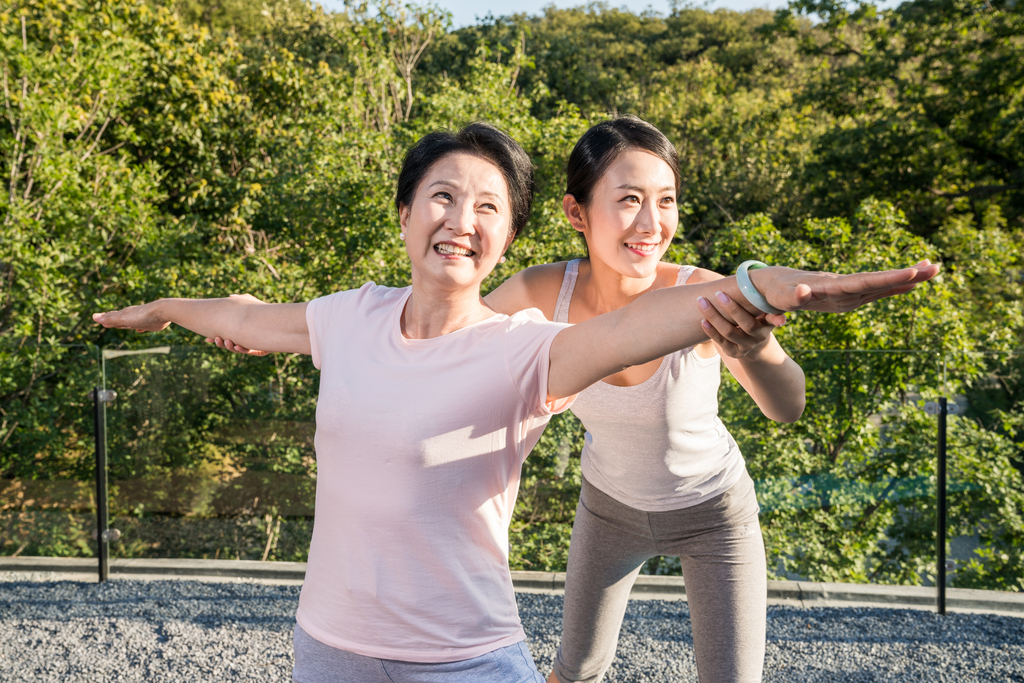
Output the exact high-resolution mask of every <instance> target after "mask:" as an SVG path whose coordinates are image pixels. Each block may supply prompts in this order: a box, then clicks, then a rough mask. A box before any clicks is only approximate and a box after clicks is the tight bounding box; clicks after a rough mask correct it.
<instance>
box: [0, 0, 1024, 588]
mask: <svg viewBox="0 0 1024 683" xmlns="http://www.w3.org/2000/svg"><path fill="white" fill-rule="evenodd" d="M523 7H524V10H523V13H520V14H511V15H509V14H507V10H506V9H502V8H500V7H498V8H487V7H484V6H483V5H479V4H476V5H474V6H473V8H471V9H472V11H473V12H474V13H473V14H472V15H467V14H465V12H466V10H465V9H460V8H459V6H457V5H449V6H435V5H422V6H416V5H406V4H401V3H398V2H390V1H385V0H381V1H379V2H376V3H370V4H366V3H363V4H360V3H347V4H336V5H331V6H324V7H321V6H318V5H312V4H307V3H303V2H296V1H294V0H273V1H269V2H266V3H263V4H254V3H249V2H244V1H243V0H223V1H222V2H216V3H215V2H201V1H199V0H181V1H180V2H162V1H160V2H158V1H153V2H148V1H145V0H100V2H95V1H94V0H89V2H86V1H85V0H60V1H59V2H58V1H57V0H15V1H14V2H11V3H8V4H7V5H5V6H4V7H3V8H0V41H2V42H0V70H2V73H0V77H2V78H0V81H2V83H0V85H2V89H3V118H2V120H0V166H2V168H0V170H2V174H0V175H2V178H3V183H4V187H3V188H2V189H3V191H2V192H0V223H2V226H3V227H2V230H0V554H3V555H44V556H62V557H63V556H69V557H70V556H80V557H85V556H92V555H93V554H94V553H95V552H96V544H95V541H94V540H93V538H92V532H93V529H95V517H94V514H95V512H94V511H95V504H96V501H95V489H94V487H93V473H94V470H93V467H94V465H93V457H94V456H93V453H94V447H95V443H94V432H93V422H92V420H93V416H92V402H91V399H90V397H89V392H90V391H91V390H92V388H93V387H95V386H105V387H106V388H108V389H112V390H115V391H116V392H117V394H118V398H117V399H116V400H115V401H114V402H112V403H111V404H109V406H108V409H107V410H108V412H107V418H106V419H107V424H106V426H107V446H108V452H109V456H108V457H109V472H110V484H111V488H110V502H109V505H110V509H111V514H112V518H113V523H112V526H115V527H117V528H118V529H120V530H121V531H122V533H123V535H122V538H121V539H120V540H119V541H117V542H114V543H112V544H111V553H112V554H113V556H114V557H188V558H217V559H226V558H227V559H256V560H259V559H266V560H304V559H305V556H306V551H307V548H308V541H309V534H310V530H311V528H312V523H313V494H314V490H315V476H316V459H315V453H314V451H313V446H312V435H313V432H314V429H315V426H314V415H315V410H314V409H315V399H316V392H317V373H316V371H315V370H314V369H313V368H312V366H311V364H310V362H309V360H308V359H305V358H301V357H296V356H287V355H273V356H268V357H265V358H248V357H240V356H235V355H232V354H228V353H226V352H223V351H220V350H217V349H215V348H211V347H208V346H204V345H203V344H202V340H200V339H197V338H195V337H194V336H192V335H190V334H188V333H185V332H184V331H182V330H181V329H170V330H167V331H165V332H162V333H159V334H153V335H134V334H126V333H123V332H119V331H111V330H106V331H104V330H101V329H98V328H97V327H95V326H94V325H93V324H92V322H91V318H90V316H91V314H92V313H93V312H96V311H100V310H108V309H113V308H120V307H122V306H125V305H127V304H130V303H139V302H142V301H147V300H152V299H154V298H158V297H161V296H190V297H212V296H224V295H227V294H229V293H241V292H248V293H250V294H253V295H256V296H258V297H261V298H264V299H266V300H273V301H301V300H307V299H311V298H314V297H317V296H320V295H323V294H327V293H330V292H333V291H336V290H338V289H343V288H348V287H353V286H358V285H360V284H362V283H363V282H366V281H367V280H374V281H375V282H378V283H381V284H386V285H396V286H401V285H404V284H406V282H407V278H408V269H407V265H406V259H405V256H404V253H403V251H402V248H401V243H400V240H399V239H398V229H397V221H396V217H395V215H394V210H393V207H392V193H393V188H394V180H395V175H396V173H397V170H398V167H399V165H400V163H401V159H402V156H403V154H404V152H405V150H406V149H407V148H408V147H409V146H410V145H411V144H412V143H413V142H414V141H415V140H416V139H417V138H418V137H420V136H421V135H422V134H424V133H425V132H427V131H430V130H433V129H436V128H443V127H456V126H459V125H462V124H464V123H466V122H469V121H473V120H478V119H485V120H489V121H492V122H494V123H496V124H497V125H500V126H502V127H504V128H506V129H507V130H509V131H510V132H511V133H512V134H513V135H514V136H515V137H516V138H517V139H518V140H519V141H520V142H521V143H522V144H523V145H524V147H525V148H526V150H527V151H528V152H529V153H530V154H531V156H532V158H533V160H534V163H535V165H536V168H537V176H538V196H537V201H536V203H535V210H534V214H533V216H532V218H531V220H530V223H529V224H528V226H527V230H526V232H525V234H524V235H523V236H522V237H521V238H520V239H518V240H517V241H516V243H515V245H514V246H513V248H512V249H511V251H510V253H509V259H508V262H507V263H505V264H503V265H502V266H500V267H499V269H498V270H497V271H496V272H495V273H494V275H493V276H492V277H491V279H490V280H489V281H488V282H487V283H486V288H488V289H489V288H492V287H493V286H495V285H496V284H497V283H499V282H500V281H502V280H503V279H504V278H506V277H508V276H509V275H511V274H512V273H514V272H515V271H517V270H519V269H521V268H524V267H526V266H529V265H534V264H538V263H544V262H549V261H553V260H561V259H567V258H573V257H577V256H580V255H581V254H582V243H581V242H580V241H579V240H578V239H577V238H576V236H575V235H574V233H573V231H572V230H571V229H570V228H569V226H568V225H567V223H566V222H565V221H564V220H563V218H562V212H561V197H562V188H563V185H564V164H565V160H566V157H567V156H568V153H569V151H570V150H571V148H572V146H573V144H574V143H575V141H576V140H577V139H578V137H579V136H580V135H581V134H582V132H583V131H585V130H586V129H587V128H588V127H589V126H590V125H591V124H592V123H594V122H596V121H599V120H602V119H603V118H606V117H608V116H613V115H618V114H623V113H634V114H637V115H639V116H641V117H643V118H645V119H646V120H648V121H651V122H652V123H654V124H655V125H657V126H659V127H660V128H661V129H662V130H664V131H665V133H666V134H667V135H668V136H669V138H670V139H671V140H672V141H673V143H675V145H676V146H677V148H678V149H679V152H680V157H681V161H682V176H683V189H682V196H681V201H680V203H679V206H680V212H681V215H680V218H681V223H680V230H679V233H678V235H677V237H676V239H675V240H674V242H673V245H672V247H671V249H670V252H669V254H668V257H667V258H669V259H670V260H673V261H676V262H680V263H694V264H698V265H701V266H704V267H707V268H712V269H714V270H717V271H719V272H722V273H730V272H732V271H733V270H734V269H735V267H736V265H737V264H738V263H740V262H741V261H743V260H746V259H748V258H757V259H761V260H764V261H767V262H769V263H776V264H787V265H791V266H794V267H801V268H809V269H827V270H831V271H837V272H850V271H856V270H862V269H880V268H889V267H902V266H905V265H909V264H912V263H914V262H916V261H918V260H919V259H922V258H929V259H932V260H933V261H941V262H942V263H943V267H944V270H943V273H942V275H941V276H940V277H939V278H938V279H937V280H936V281H934V282H932V283H930V284H928V285H926V286H922V287H919V288H918V289H916V290H914V292H913V293H911V294H910V295H907V296H903V297H899V298H896V299H892V300H886V301H883V302H879V303H876V304H873V305H871V306H869V307H867V308H865V309H863V310H860V311H857V312H856V313H854V314H850V315H844V316H833V315H823V314H821V315H819V314H800V315H797V316H795V317H794V319H793V320H792V322H791V324H789V325H788V326H786V327H785V328H783V329H781V330H779V332H778V336H779V338H780V341H781V342H782V344H783V345H784V346H785V347H786V348H787V349H788V350H789V351H790V352H791V353H792V354H793V355H794V357H795V358H796V359H797V360H798V362H800V363H801V364H802V365H803V366H804V368H805V370H806V372H807V376H808V392H809V393H808V410H807V412H806V414H805V416H804V417H803V419H801V420H800V421H799V422H797V423H795V424H791V425H779V424H774V423H772V422H770V421H767V420H765V419H764V418H763V417H761V416H760V414H759V413H758V412H757V410H756V407H755V406H754V404H753V403H752V401H750V399H749V398H748V397H747V396H746V395H745V394H744V393H743V392H742V390H741V389H739V388H738V385H737V384H736V383H735V382H734V381H733V380H732V379H731V378H729V377H726V378H725V381H724V382H723V388H722V391H721V395H720V401H721V412H722V418H723V420H724V422H725V424H726V425H727V426H728V427H729V429H730V430H731V431H732V433H733V434H734V436H735V437H736V439H737V441H738V442H739V444H740V446H741V448H742V449H743V452H744V454H745V456H746V458H747V462H748V467H749V469H750V472H751V475H752V476H753V477H754V479H755V480H756V482H757V486H758V493H759V498H760V500H761V504H762V526H763V528H764V532H765V539H766V543H767V551H768V554H769V564H768V566H769V571H770V574H771V576H772V577H773V578H796V579H809V580H816V581H849V582H861V583H866V582H875V583H892V584H924V585H928V584H931V583H933V582H934V580H935V576H936V566H935V544H936V536H935V505H936V495H937V491H936V476H935V475H936V418H935V416H934V415H931V414H929V413H927V412H926V411H925V410H924V407H925V404H926V403H927V402H929V401H932V402H934V401H936V400H937V399H938V398H939V397H941V396H945V397H948V399H949V401H950V402H951V403H955V404H956V405H957V407H958V412H957V414H956V415H953V416H951V417H950V418H949V449H948V457H949V477H950V480H949V485H948V491H949V496H950V512H949V523H950V532H949V538H950V543H949V552H950V554H951V555H950V556H951V557H953V558H954V559H955V560H956V565H955V567H954V568H953V570H952V571H951V572H950V574H949V579H948V580H949V582H950V585H954V586H961V587H975V588H990V589H998V590H1010V591H1014V590H1018V591H1019V590H1024V484H1022V476H1021V473H1022V471H1024V454H1022V449H1021V441H1022V438H1024V434H1022V426H1024V406H1022V404H1021V398H1022V392H1024V384H1022V369H1024V359H1022V357H1021V355H1020V354H1021V351H1022V349H1024V343H1022V339H1024V337H1022V334H1024V310H1022V297H1021V287H1022V276H1024V274H1022V254H1024V251H1022V240H1021V236H1022V230H1024V139H1022V136H1024V107H1022V104H1024V103H1022V97H1024V87H1022V86H1024V11H1022V9H1021V7H1020V5H1019V3H1014V2H1005V1H1000V0H980V1H975V0H956V1H955V2H954V1H948V2H947V1H944V0H929V1H916V2H905V3H902V4H890V5H885V6H876V5H872V4H855V3H854V4H843V3H841V2H840V3H836V2H814V1H811V0H806V1H804V0H802V1H800V2H794V3H792V4H790V5H785V6H783V5H773V6H772V8H771V9H746V8H745V7H744V6H742V5H736V6H732V5H726V4H721V5H719V4H715V5H708V6H701V7H694V6H683V5H671V6H654V7H653V11H646V9H645V8H646V6H644V7H626V8H618V7H613V6H610V5H604V4H592V5H587V6H584V7H571V6H567V7H563V6H562V5H559V6H557V7H556V6H551V5H548V6H544V7H539V8H535V9H531V8H529V7H527V6H525V5H524V6H523ZM488 11H490V12H491V14H490V15H488V14H487V12H488ZM481 12H483V15H484V16H480V13H481ZM154 347H157V348H156V349H155V350H154ZM161 347H163V348H161ZM143 350H150V351H155V352H151V353H139V354H132V355H123V354H117V353H111V352H121V351H143ZM104 352H106V353H104ZM395 419H396V420H400V419H401V416H399V415H396V416H395ZM581 445H582V431H581V427H580V425H579V423H578V422H577V421H576V420H575V419H574V418H572V416H569V415H567V416H563V417H560V418H558V419H556V420H554V421H553V422H552V424H551V425H550V427H549V428H548V430H547V432H546V433H545V435H544V437H543V439H542V441H541V443H540V445H539V446H538V448H537V449H536V451H535V452H534V453H533V454H532V455H531V456H530V458H529V459H528V460H527V465H526V468H525V470H524V475H523V482H522V487H521V492H520V499H519V503H518V506H517V511H516V517H515V520H514V522H513V526H512V537H513V538H512V565H513V568H516V569H533V570H563V569H564V566H565V560H566V554H567V552H566V551H567V547H568V539H569V533H570V529H571V524H572V519H573V514H574V510H575V505H576V497H577V496H578V493H579V486H580V474H579V449H580V447H581ZM646 571H647V572H649V573H662V574H666V573H668V574H671V573H678V564H674V563H673V561H672V560H671V559H668V558H662V559H658V560H654V561H652V562H651V563H649V564H648V566H647V568H646Z"/></svg>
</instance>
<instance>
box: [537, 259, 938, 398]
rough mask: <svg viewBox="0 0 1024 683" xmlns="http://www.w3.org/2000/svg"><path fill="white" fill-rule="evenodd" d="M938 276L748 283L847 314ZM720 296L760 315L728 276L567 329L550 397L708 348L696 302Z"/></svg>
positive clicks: (926, 271) (906, 272)
mask: <svg viewBox="0 0 1024 683" xmlns="http://www.w3.org/2000/svg"><path fill="white" fill-rule="evenodd" d="M938 271H939V267H938V266H934V265H929V264H927V263H926V262H922V263H921V264H919V265H918V266H917V267H914V268H904V269H902V270H888V271H881V272H874V273H853V274H850V275H836V274H833V273H811V272H807V271H800V270H793V269H791V268H782V267H779V266H774V267H771V268H764V269H762V270H757V271H754V272H753V273H751V279H752V281H753V283H754V286H755V287H757V289H758V291H760V292H761V293H762V294H763V295H764V296H765V298H767V299H768V302H769V303H771V304H772V305H773V306H775V307H776V308H778V309H781V310H783V311H798V310H813V311H831V312H846V311H851V310H853V309H855V308H857V307H859V306H862V305H864V304H866V303H869V302H871V301H875V300H876V299H881V298H883V297H887V296H893V295H894V294H902V293H904V292H908V291H910V290H911V289H913V288H914V287H915V286H916V285H917V284H918V283H920V282H924V281H926V280H930V279H931V278H933V277H935V275H936V274H938ZM719 291H721V292H724V293H725V294H726V295H727V296H728V297H729V298H730V299H732V300H733V301H735V302H737V303H738V304H739V305H740V306H741V307H742V308H743V309H744V310H746V311H748V312H749V313H752V314H755V315H757V314H758V313H759V311H757V309H756V308H754V307H753V306H751V305H750V304H749V302H747V301H746V300H745V299H743V297H742V295H741V294H740V292H739V287H738V286H737V285H736V279H735V277H728V278H724V279H722V280H716V281H714V282H707V283H702V284H693V285H682V286H679V287H667V288H664V289H659V290H657V291H655V292H650V293H648V294H644V295H643V296H641V297H640V298H638V299H637V300H636V301H634V302H633V303H631V304H629V305H628V306H625V307H623V308H620V309H619V310H617V311H613V312H611V313H606V314H605V315H600V316H598V317H596V318H591V319H590V320H587V321H585V322H582V323H579V324H578V325H574V326H573V327H569V328H566V329H564V330H562V331H561V332H559V333H558V336H556V337H555V340H554V342H553V343H552V345H551V364H550V370H549V372H548V394H549V397H550V398H552V399H558V398H564V397H566V396H572V395H573V394H576V393H579V392H580V391H582V390H583V389H585V388H587V387H588V386H590V385H591V384H593V383H594V382H597V381H599V380H600V379H601V378H603V377H606V376H608V375H610V374H612V373H615V372H620V371H622V370H623V369H625V368H627V367H630V366H633V365H639V364H641V363H647V362H649V361H652V360H654V359H655V358H660V357H662V356H664V355H666V354H668V353H671V352H673V351H676V350H678V349H681V348H685V347H687V346H693V345H695V344H699V343H700V342H702V341H705V340H706V339H707V333H706V332H705V331H704V328H703V327H702V326H701V323H700V321H701V319H702V316H701V313H700V311H699V309H698V308H697V306H696V303H697V298H698V297H700V296H703V297H704V298H706V299H710V298H711V297H713V296H715V294H716V293H717V292H719Z"/></svg>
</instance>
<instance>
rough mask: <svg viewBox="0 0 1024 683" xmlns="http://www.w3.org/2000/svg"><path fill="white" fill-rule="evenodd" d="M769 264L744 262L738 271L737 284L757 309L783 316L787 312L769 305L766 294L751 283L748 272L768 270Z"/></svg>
mask: <svg viewBox="0 0 1024 683" xmlns="http://www.w3.org/2000/svg"><path fill="white" fill-rule="evenodd" d="M767 267H768V264H767V263H762V262H760V261H744V262H743V263H741V264H740V267H739V268H737V269H736V284H737V285H739V288H740V293H741V294H743V296H744V297H746V299H747V301H749V302H750V303H751V304H752V305H753V306H754V307H755V308H757V309H758V310H760V311H764V312H765V313H773V314H775V315H781V314H782V313H784V312H785V311H780V310H779V309H777V308H775V307H774V306H772V305H771V304H770V303H768V299H765V298H764V294H761V292H759V291H757V287H755V286H754V283H753V282H751V281H750V273H748V272H747V271H748V270H759V269H761V268H767Z"/></svg>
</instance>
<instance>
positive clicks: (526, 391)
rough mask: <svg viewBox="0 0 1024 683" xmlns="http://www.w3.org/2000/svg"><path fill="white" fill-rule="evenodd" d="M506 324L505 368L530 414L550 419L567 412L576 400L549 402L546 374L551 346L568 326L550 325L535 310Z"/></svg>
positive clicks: (522, 313)
mask: <svg viewBox="0 0 1024 683" xmlns="http://www.w3.org/2000/svg"><path fill="white" fill-rule="evenodd" d="M508 323H509V331H508V368H509V372H510V373H511V375H512V381H513V382H514V383H515V385H516V388H517V389H518V390H519V394H520V396H522V397H523V400H524V401H525V402H526V405H527V407H528V408H529V410H530V414H531V415H553V414H555V413H560V412H562V411H564V410H566V409H567V408H568V407H569V406H571V405H572V402H573V401H574V400H575V399H576V396H569V397H567V398H561V399H558V400H557V401H551V402H549V401H548V400H547V399H548V370H549V368H550V358H551V342H553V341H554V339H555V337H556V336H558V333H559V332H561V331H562V330H564V329H565V328H567V327H569V325H568V324H566V323H553V322H549V321H548V320H547V319H546V318H544V315H543V314H542V313H541V312H540V311H539V310H537V309H536V308H531V309H528V310H525V311H520V312H518V313H516V314H515V315H513V316H511V317H510V318H509V320H508Z"/></svg>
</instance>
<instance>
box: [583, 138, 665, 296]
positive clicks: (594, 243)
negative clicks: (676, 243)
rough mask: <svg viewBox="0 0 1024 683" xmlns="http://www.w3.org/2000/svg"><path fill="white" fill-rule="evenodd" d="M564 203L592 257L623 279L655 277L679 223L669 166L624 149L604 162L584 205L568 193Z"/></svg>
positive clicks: (651, 157)
mask: <svg viewBox="0 0 1024 683" xmlns="http://www.w3.org/2000/svg"><path fill="white" fill-rule="evenodd" d="M564 205H565V209H566V214H567V215H568V216H569V220H570V222H571V223H572V224H573V227H574V228H576V229H577V230H579V231H580V232H582V233H583V234H584V236H585V237H586V239H587V249H588V251H589V252H590V258H591V260H594V259H597V260H600V261H601V262H603V263H604V264H606V265H608V266H610V267H611V268H612V269H613V270H615V271H616V272H618V273H620V274H622V275H624V276H626V277H650V276H651V275H653V274H654V273H655V271H656V269H657V265H658V261H660V260H661V257H662V256H664V254H665V251H666V250H667V249H668V247H669V244H670V243H671V241H672V237H673V235H675V234H676V228H677V227H678V226H679V210H678V208H677V207H676V182H675V175H673V173H672V169H671V168H670V167H669V165H668V164H667V163H665V162H664V161H662V160H661V159H660V158H658V157H656V156H655V155H653V154H651V153H649V152H645V151H642V150H638V149H631V150H629V151H626V152H623V153H622V154H621V155H619V157H618V158H617V159H616V160H615V161H614V162H612V163H611V164H610V165H609V166H608V170H607V171H605V173H604V175H603V176H601V179H600V180H599V181H598V182H597V185H595V186H594V190H593V192H592V193H591V197H590V203H589V204H588V205H587V206H586V207H585V208H580V207H579V205H578V204H576V201H575V199H573V198H572V196H571V195H566V200H565V203H564ZM574 214H575V215H574Z"/></svg>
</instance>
